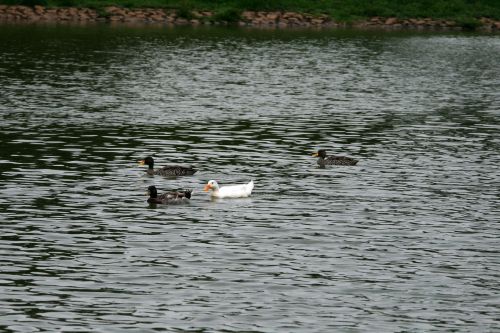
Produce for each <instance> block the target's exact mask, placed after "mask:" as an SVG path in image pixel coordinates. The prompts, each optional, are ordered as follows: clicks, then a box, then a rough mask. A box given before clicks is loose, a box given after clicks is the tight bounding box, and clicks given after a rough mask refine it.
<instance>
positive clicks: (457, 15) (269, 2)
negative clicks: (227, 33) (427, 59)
mask: <svg viewBox="0 0 500 333" xmlns="http://www.w3.org/2000/svg"><path fill="white" fill-rule="evenodd" d="M0 4H6V5H28V6H33V5H42V6H48V7H82V8H93V9H102V8H104V7H106V6H119V7H124V8H165V9H176V10H179V11H185V12H188V11H192V10H199V11H201V10H209V11H213V12H215V13H218V14H219V15H223V14H232V15H238V14H239V13H241V12H243V11H245V10H252V11H294V12H302V13H310V14H327V15H329V16H330V17H332V18H333V19H335V20H337V21H342V22H350V21H355V20H362V19H366V18H369V17H374V16H382V17H397V18H401V19H406V18H421V17H428V18H434V19H450V20H455V21H457V22H467V21H471V22H472V21H474V20H477V19H478V18H480V17H489V18H493V19H496V20H499V19H500V0H407V1H402V0H0Z"/></svg>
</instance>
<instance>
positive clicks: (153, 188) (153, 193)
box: [147, 185, 158, 199]
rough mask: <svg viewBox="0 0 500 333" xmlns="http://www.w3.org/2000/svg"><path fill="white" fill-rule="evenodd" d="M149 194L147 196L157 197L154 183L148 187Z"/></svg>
mask: <svg viewBox="0 0 500 333" xmlns="http://www.w3.org/2000/svg"><path fill="white" fill-rule="evenodd" d="M147 194H149V197H150V198H153V199H154V198H156V197H158V191H156V186H154V185H151V186H150V187H148V193H147Z"/></svg>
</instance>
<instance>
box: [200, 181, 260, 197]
mask: <svg viewBox="0 0 500 333" xmlns="http://www.w3.org/2000/svg"><path fill="white" fill-rule="evenodd" d="M203 190H204V191H205V192H208V191H209V190H212V193H211V196H212V197H214V198H246V197H249V196H250V194H252V190H253V180H251V181H250V183H248V184H242V185H231V186H223V187H219V184H217V182H216V181H215V180H211V181H209V182H208V183H207V185H205V188H204V189H203Z"/></svg>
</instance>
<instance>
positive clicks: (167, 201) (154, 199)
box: [148, 185, 192, 205]
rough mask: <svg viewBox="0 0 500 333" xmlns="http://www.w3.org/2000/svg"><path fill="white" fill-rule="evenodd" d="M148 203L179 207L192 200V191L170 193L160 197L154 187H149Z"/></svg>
mask: <svg viewBox="0 0 500 333" xmlns="http://www.w3.org/2000/svg"><path fill="white" fill-rule="evenodd" d="M148 193H149V198H148V203H151V204H163V205H178V204H183V203H188V202H189V200H190V199H191V193H192V191H191V190H185V191H170V192H165V193H163V194H160V195H158V191H157V190H156V187H155V186H154V185H151V186H150V187H148Z"/></svg>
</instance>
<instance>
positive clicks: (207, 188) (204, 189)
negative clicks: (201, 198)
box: [203, 184, 212, 192]
mask: <svg viewBox="0 0 500 333" xmlns="http://www.w3.org/2000/svg"><path fill="white" fill-rule="evenodd" d="M211 188H212V186H210V185H209V184H207V185H205V187H204V188H203V191H205V192H208V191H210V189H211Z"/></svg>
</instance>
